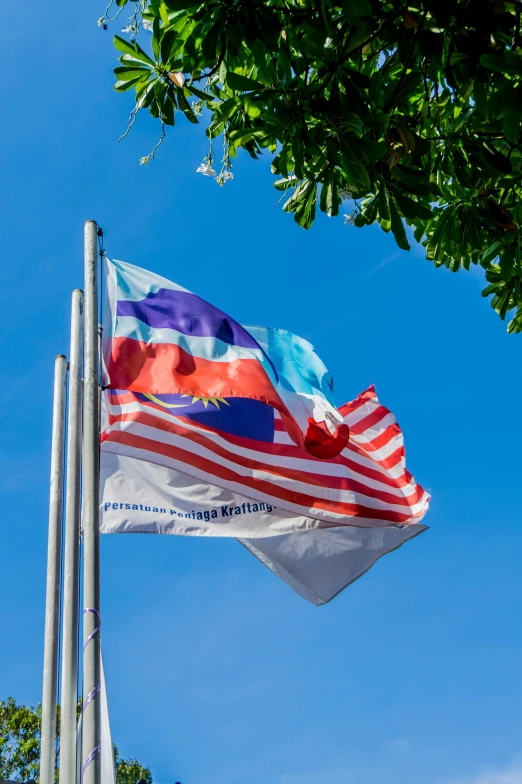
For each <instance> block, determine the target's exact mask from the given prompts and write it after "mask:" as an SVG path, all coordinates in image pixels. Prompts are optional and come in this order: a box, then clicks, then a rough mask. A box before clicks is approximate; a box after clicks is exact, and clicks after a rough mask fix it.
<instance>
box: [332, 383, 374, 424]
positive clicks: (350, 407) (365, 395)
mask: <svg viewBox="0 0 522 784" xmlns="http://www.w3.org/2000/svg"><path fill="white" fill-rule="evenodd" d="M376 397H377V394H376V392H375V387H374V386H373V384H372V385H371V387H368V389H365V390H364V392H361V393H360V394H359V395H357V397H356V398H355V400H350V401H349V402H348V403H345V404H344V405H343V406H341V407H340V408H339V413H341V414H342V415H343V417H345V418H346V417H347V416H349V414H353V412H354V411H356V410H357V409H358V408H360V407H361V406H364V404H365V403H368V402H369V401H370V400H373V399H374V398H376Z"/></svg>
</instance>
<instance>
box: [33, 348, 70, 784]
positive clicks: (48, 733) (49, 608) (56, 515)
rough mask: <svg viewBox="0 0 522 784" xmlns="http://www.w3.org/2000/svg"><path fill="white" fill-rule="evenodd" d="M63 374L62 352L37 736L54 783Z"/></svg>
mask: <svg viewBox="0 0 522 784" xmlns="http://www.w3.org/2000/svg"><path fill="white" fill-rule="evenodd" d="M66 377H67V359H66V358H65V357H64V356H63V354H58V356H57V357H56V359H55V361H54V394H53V429H52V441H51V489H50V497H49V539H48V548H47V586H46V598H45V638H44V671H43V690H42V726H41V737H40V741H41V746H40V784H53V782H54V765H55V746H56V685H57V680H58V643H59V614H60V566H61V553H62V498H63V457H64V446H65V443H64V434H65V384H66Z"/></svg>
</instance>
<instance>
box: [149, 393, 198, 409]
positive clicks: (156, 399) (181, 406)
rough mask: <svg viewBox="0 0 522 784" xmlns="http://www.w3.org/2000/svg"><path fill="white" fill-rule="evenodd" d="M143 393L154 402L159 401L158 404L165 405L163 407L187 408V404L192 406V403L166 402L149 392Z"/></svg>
mask: <svg viewBox="0 0 522 784" xmlns="http://www.w3.org/2000/svg"><path fill="white" fill-rule="evenodd" d="M143 394H144V395H145V397H148V398H149V400H152V402H153V403H157V404H158V406H163V408H187V406H190V403H165V402H164V401H163V400H159V399H158V398H157V397H154V395H150V394H149V393H148V392H144V393H143Z"/></svg>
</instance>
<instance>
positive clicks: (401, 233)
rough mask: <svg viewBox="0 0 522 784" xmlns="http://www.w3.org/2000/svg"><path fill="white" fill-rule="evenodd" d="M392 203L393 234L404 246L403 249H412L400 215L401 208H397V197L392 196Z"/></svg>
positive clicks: (400, 246)
mask: <svg viewBox="0 0 522 784" xmlns="http://www.w3.org/2000/svg"><path fill="white" fill-rule="evenodd" d="M389 205H390V216H391V230H392V232H393V236H394V237H395V242H396V243H397V245H398V246H399V248H402V249H403V250H410V243H409V242H408V238H407V237H406V230H405V228H404V223H403V222H402V220H401V216H400V215H399V210H398V209H397V204H396V202H395V199H394V198H392V197H390V199H389Z"/></svg>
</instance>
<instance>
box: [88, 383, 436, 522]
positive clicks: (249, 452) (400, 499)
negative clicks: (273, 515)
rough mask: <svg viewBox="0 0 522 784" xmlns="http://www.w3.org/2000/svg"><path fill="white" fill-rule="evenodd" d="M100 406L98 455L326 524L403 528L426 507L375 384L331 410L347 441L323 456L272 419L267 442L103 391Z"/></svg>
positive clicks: (424, 495) (126, 394) (398, 433)
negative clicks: (157, 468)
mask: <svg viewBox="0 0 522 784" xmlns="http://www.w3.org/2000/svg"><path fill="white" fill-rule="evenodd" d="M105 405H106V412H105V414H106V423H105V425H104V427H103V429H102V450H103V451H106V452H115V453H118V454H123V455H127V456H130V457H135V458H138V459H140V460H146V461H148V462H150V463H156V464H159V465H163V466H167V467H169V468H173V469H176V470H178V471H181V472H183V473H185V474H189V475H191V476H194V477H196V478H198V479H202V480H204V481H206V482H208V483H209V484H213V485H217V486H219V487H224V488H227V489H230V490H232V491H234V492H238V493H240V494H242V495H244V496H246V497H248V498H253V499H256V500H260V501H265V502H268V503H270V504H272V505H273V506H275V507H279V508H281V509H286V510H288V511H292V512H296V513H298V514H302V515H304V516H306V517H312V518H315V519H317V520H319V521H320V523H322V524H324V526H326V527H330V526H335V525H355V526H361V527H379V526H390V525H408V524H411V523H418V522H419V521H420V520H421V519H422V517H423V516H424V515H425V513H426V512H427V510H428V505H429V495H428V494H427V493H426V492H425V491H424V490H423V489H422V487H420V485H418V484H416V482H415V480H414V479H413V477H412V475H411V474H410V473H409V472H408V471H407V469H406V465H405V458H404V441H403V436H402V432H401V430H400V428H399V426H398V424H397V422H396V420H395V417H394V416H393V414H392V413H391V412H390V411H389V410H388V409H387V408H385V407H384V406H382V405H381V404H380V403H379V401H378V399H377V396H376V393H375V389H374V388H373V387H370V389H368V390H366V391H365V392H363V393H362V394H360V395H359V397H357V398H356V400H354V401H352V402H351V403H347V404H346V405H344V406H342V407H341V408H340V409H339V411H340V412H341V414H342V416H343V419H344V422H345V423H346V424H347V425H348V426H349V428H350V440H349V442H348V444H347V446H346V448H345V449H344V450H343V452H342V453H341V454H340V455H338V456H337V457H334V458H331V459H329V460H324V459H320V458H315V457H313V456H312V455H311V454H309V453H308V452H306V451H304V450H303V449H301V448H300V447H299V446H296V445H295V444H294V443H293V442H292V440H291V439H290V437H289V436H288V434H287V432H286V430H285V428H284V426H283V423H282V421H281V419H280V417H279V416H278V415H277V413H276V421H275V437H274V442H273V443H270V442H265V441H254V440H252V439H249V438H244V437H241V436H234V435H231V434H228V433H224V432H221V431H217V430H213V429H211V428H209V427H206V426H204V425H201V424H200V423H197V422H194V421H193V420H190V419H187V418H185V417H182V416H172V414H170V413H167V412H166V411H165V410H164V409H162V408H161V407H160V406H157V405H155V404H154V403H153V402H150V403H149V402H148V401H147V402H144V401H143V400H141V399H138V398H137V397H136V396H135V395H134V394H133V393H132V392H123V393H121V394H114V393H112V394H109V393H106V396H105Z"/></svg>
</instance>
